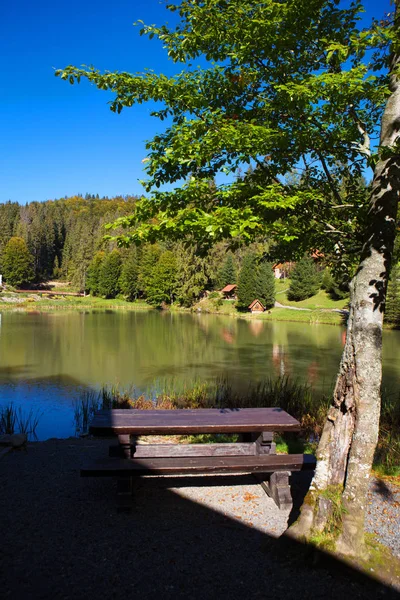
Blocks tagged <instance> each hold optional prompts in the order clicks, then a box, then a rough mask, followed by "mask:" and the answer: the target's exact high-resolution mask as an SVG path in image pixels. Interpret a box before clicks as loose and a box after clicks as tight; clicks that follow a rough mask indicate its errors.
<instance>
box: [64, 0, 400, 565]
mask: <svg viewBox="0 0 400 600" xmlns="http://www.w3.org/2000/svg"><path fill="white" fill-rule="evenodd" d="M395 4H396V15H395V18H393V15H390V16H389V17H388V18H387V19H386V20H384V21H383V22H382V23H381V22H374V23H373V24H372V26H371V27H370V29H368V30H366V29H365V28H362V27H360V25H359V19H360V11H361V9H362V7H361V4H360V3H359V2H357V1H356V2H353V3H352V4H350V5H346V6H344V7H342V6H341V5H340V3H339V2H338V1H336V0H286V1H278V0H263V1H261V2H260V1H258V0H230V1H229V2H227V1H221V0H182V1H181V2H180V3H179V4H178V5H171V6H170V7H169V9H170V10H172V11H176V12H177V13H178V24H177V25H176V27H172V28H169V27H167V26H162V27H156V26H144V27H143V28H142V33H143V34H147V35H149V36H151V37H153V36H156V37H158V38H159V39H160V40H161V41H162V43H163V45H164V47H165V48H166V50H167V52H168V55H169V57H170V58H171V59H172V60H174V61H175V62H176V63H177V64H179V63H186V64H185V68H184V69H183V70H182V71H181V72H180V73H177V74H176V75H174V76H172V77H169V78H168V77H165V76H164V75H157V74H155V73H153V72H149V71H148V72H145V73H144V74H143V75H141V74H134V75H130V74H128V73H125V72H123V73H104V74H103V73H100V72H99V71H97V70H96V69H94V68H89V69H85V68H83V69H79V68H76V67H72V66H70V67H67V68H66V69H64V70H63V71H59V72H57V73H56V74H57V75H60V76H61V77H62V78H63V79H66V80H69V81H70V82H71V83H73V82H74V81H79V80H80V79H81V78H82V77H85V78H87V79H89V81H91V82H92V83H94V84H95V85H97V87H98V88H99V89H103V90H108V91H111V92H113V93H114V94H115V98H114V100H113V101H112V103H111V109H112V110H114V111H116V112H120V111H121V110H122V108H123V107H124V106H132V105H133V104H135V103H141V102H145V101H148V100H151V101H154V100H155V101H161V102H162V104H161V105H159V107H157V109H155V110H153V113H152V114H153V115H154V116H156V117H159V118H160V119H161V120H164V119H168V121H167V128H166V130H165V131H164V132H163V133H161V134H159V135H157V136H155V137H154V138H153V140H151V141H150V142H148V144H147V148H148V150H149V156H148V162H147V172H148V180H147V181H146V182H145V187H146V189H147V191H148V192H152V193H151V197H150V198H148V199H144V200H142V201H141V202H140V203H138V205H137V207H136V211H135V213H134V215H132V216H131V217H129V218H126V219H124V220H123V221H122V222H121V221H118V222H117V224H116V225H117V226H118V227H119V226H120V225H121V224H123V225H125V226H126V227H132V230H131V231H130V232H129V231H127V232H126V233H124V234H123V235H121V236H119V243H120V244H129V243H130V242H132V241H133V242H137V243H140V242H142V241H143V240H146V239H147V240H150V241H154V240H158V239H160V238H162V237H167V236H168V237H172V238H175V239H180V238H181V237H182V235H183V234H184V233H185V232H187V231H190V232H191V233H192V234H193V233H194V234H195V235H196V238H197V240H198V241H199V243H204V244H205V243H207V242H209V241H210V240H213V241H214V240H216V239H222V238H224V237H232V238H234V239H235V240H237V241H238V242H239V243H241V244H243V243H244V242H245V241H246V240H249V239H251V238H252V237H253V236H254V235H265V236H269V237H272V236H273V237H274V239H275V240H281V241H283V242H285V243H287V244H288V245H289V247H290V250H291V252H294V251H295V253H296V257H297V258H298V257H299V256H301V255H302V254H303V253H304V252H305V251H307V250H309V249H310V248H319V249H321V250H323V251H324V254H326V255H327V256H328V255H329V256H335V257H336V259H337V260H338V261H341V260H344V259H345V257H346V255H347V254H348V252H349V251H350V250H351V251H352V252H357V253H358V255H359V257H360V260H359V266H358V268H357V270H356V273H355V276H354V278H353V280H352V283H351V286H350V294H351V308H350V315H349V320H348V329H347V341H346V344H345V347H344V351H343V356H342V360H341V365H340V369H339V375H338V379H337V383H336V387H335V391H334V395H333V403H332V407H331V409H330V410H329V414H328V419H327V423H326V426H325V428H324V432H323V434H322V438H321V441H320V445H319V449H318V453H317V454H318V466H317V470H316V474H315V477H314V479H313V483H312V487H311V492H310V494H309V496H308V502H307V503H306V504H304V505H303V509H302V512H301V516H300V519H299V521H298V523H297V525H296V528H295V529H294V531H293V534H295V535H300V536H306V537H309V536H310V535H311V533H312V531H314V530H316V529H322V530H323V529H324V528H325V527H326V525H327V523H328V520H329V513H330V512H331V511H333V509H334V506H333V503H332V502H329V501H327V500H326V495H324V492H325V491H326V490H328V489H330V488H332V487H333V488H334V489H335V490H336V491H339V495H340V498H341V502H342V505H343V510H342V511H341V515H342V518H341V522H340V527H339V528H338V530H337V539H336V547H337V548H338V549H339V550H340V551H341V552H343V553H346V554H350V555H351V554H356V555H360V554H362V553H363V551H364V550H365V545H364V534H363V522H364V515H365V508H366V494H367V489H368V474H369V471H370V468H371V464H372V460H373V455H374V449H375V446H376V441H377V435H378V421H379V411H380V383H381V335H382V334H381V332H382V319H383V311H384V304H385V294H386V286H387V279H388V273H389V268H390V260H391V255H392V249H393V241H394V237H395V219H396V213H397V204H398V196H399V186H400V183H399V182H400V143H399V122H400V86H399V81H398V77H399V47H398V39H399V27H398V25H399V23H398V15H397V10H398V0H396V2H395ZM390 44H391V51H390V52H388V47H389V45H390ZM199 56H204V57H205V59H206V61H207V62H206V64H205V66H204V67H203V68H197V67H193V66H191V65H193V63H194V62H195V61H196V59H197V57H199ZM379 123H380V124H381V133H380V141H379V147H378V148H377V149H375V148H373V147H372V146H371V143H370V139H371V136H373V135H375V133H376V132H377V127H378V125H379ZM246 163H247V164H250V165H252V167H253V169H252V171H251V172H250V173H249V174H248V175H247V176H246V177H244V178H236V179H234V180H233V181H232V182H231V183H228V184H225V185H220V186H219V187H218V188H216V189H215V191H214V192H213V199H212V202H210V194H209V185H208V182H209V181H210V180H211V179H212V178H214V176H215V175H216V174H218V173H219V172H221V171H224V172H225V173H228V174H229V173H233V172H234V171H236V170H237V168H239V167H241V166H242V165H243V164H246ZM365 166H369V167H371V168H372V169H373V173H374V177H373V183H372V191H371V195H370V199H369V202H368V203H366V202H365V194H361V196H359V195H358V194H357V193H356V191H355V190H354V191H353V192H352V196H351V201H350V199H349V196H348V195H347V196H346V198H344V197H343V196H342V194H341V189H340V182H342V181H343V180H344V179H346V181H348V182H351V181H352V180H353V179H354V178H358V179H359V176H360V174H361V173H362V170H363V168H364V167H365ZM294 169H301V172H302V178H301V181H302V185H301V187H300V188H299V187H297V186H296V187H295V189H294V188H293V186H291V184H290V182H289V183H285V182H284V180H283V179H282V176H284V175H285V173H288V172H292V171H293V170H294ZM182 181H184V183H183V184H182V185H178V186H177V187H175V188H172V189H171V188H168V189H167V191H160V189H159V188H160V186H162V185H163V184H166V183H167V184H170V185H171V184H176V183H177V182H178V183H179V182H182Z"/></svg>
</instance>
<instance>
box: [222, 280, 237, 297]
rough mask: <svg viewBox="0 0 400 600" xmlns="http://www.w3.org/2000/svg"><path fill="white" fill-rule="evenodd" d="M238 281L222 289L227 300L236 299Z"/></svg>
mask: <svg viewBox="0 0 400 600" xmlns="http://www.w3.org/2000/svg"><path fill="white" fill-rule="evenodd" d="M236 288H237V285H236V283H234V284H232V285H231V284H230V285H226V286H225V287H224V289H223V290H221V294H223V295H224V298H225V299H226V300H236Z"/></svg>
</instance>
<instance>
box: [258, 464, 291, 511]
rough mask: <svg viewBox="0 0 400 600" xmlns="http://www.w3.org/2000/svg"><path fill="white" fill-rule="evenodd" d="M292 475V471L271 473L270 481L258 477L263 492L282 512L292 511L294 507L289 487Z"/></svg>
mask: <svg viewBox="0 0 400 600" xmlns="http://www.w3.org/2000/svg"><path fill="white" fill-rule="evenodd" d="M290 475H291V473H290V471H277V472H276V473H271V476H270V478H269V481H265V480H264V479H262V475H261V476H258V477H257V478H258V479H259V482H260V485H261V487H262V488H263V490H264V491H265V492H266V493H267V494H268V496H269V497H270V498H272V499H273V501H274V502H275V504H276V505H277V506H278V508H280V509H281V510H287V509H291V508H292V506H293V500H292V493H291V490H290V485H289V477H290Z"/></svg>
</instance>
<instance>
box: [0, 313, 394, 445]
mask: <svg viewBox="0 0 400 600" xmlns="http://www.w3.org/2000/svg"><path fill="white" fill-rule="evenodd" d="M0 319H1V320H0V404H2V405H4V404H6V403H8V402H9V401H12V402H13V403H14V405H15V406H17V407H19V406H21V407H23V409H24V410H25V411H29V409H30V408H33V409H34V410H38V411H40V413H42V416H41V419H40V423H39V426H38V429H37V435H38V437H39V439H47V438H49V437H68V436H70V435H73V434H74V424H73V403H74V400H76V399H77V398H78V397H79V395H80V393H82V390H87V389H88V388H93V389H100V388H101V387H102V385H107V384H118V385H119V386H120V388H121V389H124V388H129V387H130V386H132V385H134V386H135V388H137V389H138V390H139V391H146V390H147V391H148V390H157V389H161V388H162V387H163V386H165V385H169V386H171V385H176V386H178V387H182V386H183V385H186V386H187V385H190V384H191V383H193V382H195V381H198V380H202V381H205V380H207V381H209V380H215V379H216V378H220V377H223V378H227V379H229V380H230V381H231V382H232V384H233V385H235V386H237V387H238V388H239V389H242V388H245V387H247V386H248V384H249V383H253V382H257V381H259V380H262V379H264V378H266V377H277V376H279V375H289V376H290V377H291V378H293V379H297V380H299V381H301V382H307V383H309V384H310V385H312V386H313V388H314V389H315V393H317V394H318V393H322V392H325V393H328V392H329V390H330V389H331V387H332V384H333V381H334V379H335V376H336V371H337V368H338V365H339V360H340V355H341V351H342V347H343V343H344V328H342V327H335V326H331V325H308V324H303V323H290V322H264V321H261V320H251V321H247V320H244V319H233V318H230V317H222V316H218V315H206V314H197V313H196V314H183V313H171V312H157V311H149V312H147V311H146V312H126V313H125V312H112V311H110V312H90V313H80V312H70V313H64V312H54V313H41V314H38V313H34V312H32V313H17V312H14V313H11V312H5V313H3V314H1V315H0ZM383 353H384V386H385V387H386V388H388V389H390V390H393V391H394V390H399V388H400V332H398V331H385V333H384V349H383Z"/></svg>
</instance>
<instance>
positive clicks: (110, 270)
mask: <svg viewBox="0 0 400 600" xmlns="http://www.w3.org/2000/svg"><path fill="white" fill-rule="evenodd" d="M120 274H121V255H120V253H119V252H118V250H113V251H112V252H110V254H106V256H105V257H104V260H103V261H102V264H101V267H100V273H99V288H98V290H99V295H100V296H104V298H115V296H116V295H117V294H118V293H119V291H120V287H119V278H120Z"/></svg>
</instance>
